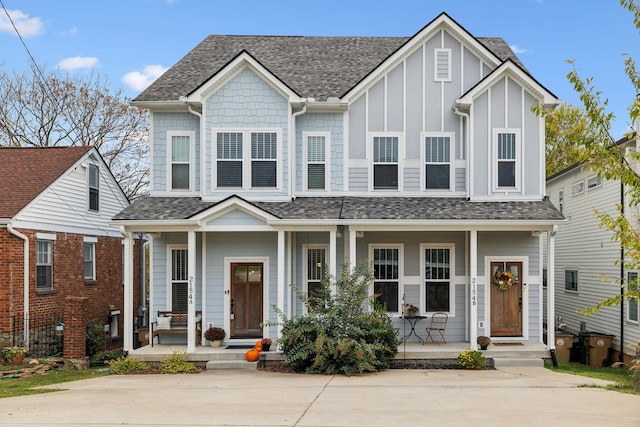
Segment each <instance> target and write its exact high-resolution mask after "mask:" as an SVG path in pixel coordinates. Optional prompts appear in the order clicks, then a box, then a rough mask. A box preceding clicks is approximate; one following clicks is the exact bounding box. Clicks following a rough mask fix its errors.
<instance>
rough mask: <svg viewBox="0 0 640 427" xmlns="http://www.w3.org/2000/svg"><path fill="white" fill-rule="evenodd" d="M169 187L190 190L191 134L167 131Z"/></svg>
mask: <svg viewBox="0 0 640 427" xmlns="http://www.w3.org/2000/svg"><path fill="white" fill-rule="evenodd" d="M168 138H169V153H168V155H169V167H170V170H169V174H168V175H169V180H170V182H169V188H170V189H171V190H183V191H188V190H191V185H192V182H191V181H192V179H191V175H192V173H193V171H192V163H193V159H192V157H193V149H192V146H191V143H192V139H193V137H192V135H190V134H185V133H180V134H178V133H175V132H169V133H168Z"/></svg>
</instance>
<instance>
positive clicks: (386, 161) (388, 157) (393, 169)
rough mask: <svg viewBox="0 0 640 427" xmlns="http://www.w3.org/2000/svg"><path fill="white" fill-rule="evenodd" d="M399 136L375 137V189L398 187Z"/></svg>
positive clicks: (393, 188)
mask: <svg viewBox="0 0 640 427" xmlns="http://www.w3.org/2000/svg"><path fill="white" fill-rule="evenodd" d="M398 145H399V137H397V136H374V137H373V189H374V190H397V189H398V176H399V164H398V158H399V156H398V149H399V147H398Z"/></svg>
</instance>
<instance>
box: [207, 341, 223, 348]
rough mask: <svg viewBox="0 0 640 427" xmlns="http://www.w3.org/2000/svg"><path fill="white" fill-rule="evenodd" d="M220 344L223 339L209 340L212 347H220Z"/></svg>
mask: <svg viewBox="0 0 640 427" xmlns="http://www.w3.org/2000/svg"><path fill="white" fill-rule="evenodd" d="M220 344H222V341H221V340H214V341H209V345H210V346H211V347H220Z"/></svg>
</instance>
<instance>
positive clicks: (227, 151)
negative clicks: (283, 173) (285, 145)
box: [213, 130, 280, 189]
mask: <svg viewBox="0 0 640 427" xmlns="http://www.w3.org/2000/svg"><path fill="white" fill-rule="evenodd" d="M214 133H215V137H214V138H215V148H214V150H213V151H214V156H215V158H214V162H215V165H216V172H215V174H214V175H213V176H214V180H215V182H214V186H215V188H246V189H250V188H275V187H277V186H278V155H279V154H278V151H279V150H278V141H279V139H280V133H279V132H278V131H238V130H231V131H214ZM245 141H248V143H245Z"/></svg>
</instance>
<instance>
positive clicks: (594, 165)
mask: <svg viewBox="0 0 640 427" xmlns="http://www.w3.org/2000/svg"><path fill="white" fill-rule="evenodd" d="M620 5H621V6H622V7H623V8H625V9H626V10H628V11H629V12H631V14H632V15H633V23H634V25H635V27H636V29H638V31H639V33H640V3H638V1H637V0H620ZM625 57H626V59H625V61H624V69H625V73H626V75H627V77H628V78H629V80H630V81H631V84H632V85H633V88H634V89H635V94H636V96H635V98H634V99H633V101H632V103H631V105H629V107H628V111H629V118H630V120H631V123H636V126H637V123H639V118H640V73H639V72H638V69H637V68H636V63H635V61H634V59H633V58H632V57H631V56H629V55H625ZM569 63H571V64H573V61H569ZM567 78H568V79H569V81H570V82H571V84H572V85H573V88H574V90H575V91H576V93H577V94H578V95H579V96H580V100H581V101H582V103H583V105H584V111H585V114H586V117H587V120H588V121H589V122H590V124H591V131H592V132H593V135H594V136H595V138H583V139H582V141H581V148H582V149H584V150H585V155H586V157H587V158H588V159H589V160H588V166H589V167H590V168H591V169H592V170H593V171H594V172H595V173H596V174H597V175H598V176H599V177H601V178H605V179H611V180H619V181H620V182H622V183H623V184H624V186H625V189H626V196H627V197H626V201H627V202H628V204H629V205H630V206H633V205H637V204H638V203H639V202H640V175H639V174H638V172H637V171H636V170H637V165H638V164H639V163H640V153H637V152H631V153H630V154H629V155H628V156H626V155H625V151H624V150H621V149H620V147H619V146H618V145H617V144H616V141H617V138H615V137H614V136H612V135H611V122H612V120H613V119H614V118H615V116H614V114H613V113H611V112H607V106H608V100H607V99H606V98H605V99H602V97H601V95H602V94H601V92H598V91H596V88H595V85H594V83H593V78H591V77H589V78H583V77H581V76H580V74H579V73H578V71H577V69H576V68H575V66H574V67H573V69H572V71H571V72H569V74H568V75H567ZM633 95H634V94H633V93H632V94H631V96H633ZM637 131H638V129H636V130H635V132H634V131H633V130H632V131H631V132H629V133H627V134H626V135H625V137H626V138H628V139H633V138H637V137H638V133H637ZM626 211H627V212H628V211H629V209H627V210H626ZM597 215H598V217H599V218H600V221H601V225H602V226H603V227H606V228H607V229H609V230H611V231H612V232H613V238H614V239H616V240H618V241H619V242H620V243H621V245H622V246H623V248H624V250H625V254H626V261H625V265H626V267H627V268H628V269H636V270H637V269H640V233H639V232H638V229H637V218H634V217H632V216H626V215H625V210H624V207H623V206H620V205H619V206H618V213H617V214H616V215H615V216H613V215H608V214H606V213H603V212H597ZM617 280H618V281H619V282H620V286H626V287H627V289H626V290H625V291H624V297H626V298H630V299H639V298H640V292H639V289H638V281H635V282H633V283H624V278H619V279H617ZM622 300H623V296H622V295H616V296H613V297H611V298H608V299H605V300H603V301H601V302H600V303H598V304H596V305H595V306H593V307H588V308H587V309H585V310H584V312H585V313H587V314H588V313H592V312H594V311H598V310H600V309H601V308H602V307H605V306H613V305H618V304H620V303H621V302H622Z"/></svg>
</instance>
